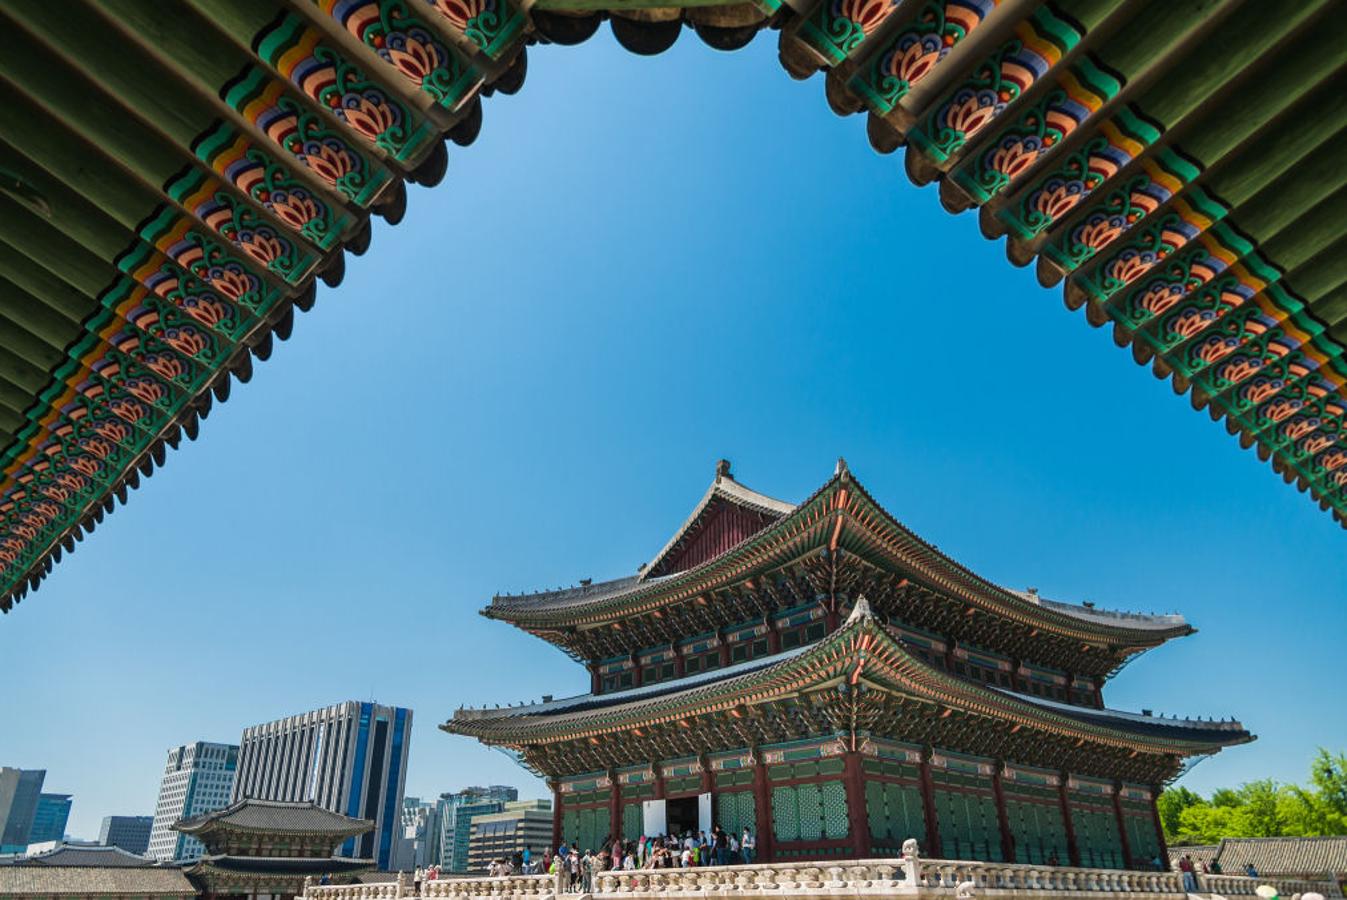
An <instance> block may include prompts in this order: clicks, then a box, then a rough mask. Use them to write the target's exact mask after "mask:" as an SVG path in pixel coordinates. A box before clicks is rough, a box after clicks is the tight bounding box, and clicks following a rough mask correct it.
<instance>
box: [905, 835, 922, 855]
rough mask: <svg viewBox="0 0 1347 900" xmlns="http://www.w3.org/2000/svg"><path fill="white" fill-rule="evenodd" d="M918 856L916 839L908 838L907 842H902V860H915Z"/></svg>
mask: <svg viewBox="0 0 1347 900" xmlns="http://www.w3.org/2000/svg"><path fill="white" fill-rule="evenodd" d="M918 855H919V851H918V848H917V839H916V838H908V839H907V840H905V841H903V858H904V859H916V858H917V856H918Z"/></svg>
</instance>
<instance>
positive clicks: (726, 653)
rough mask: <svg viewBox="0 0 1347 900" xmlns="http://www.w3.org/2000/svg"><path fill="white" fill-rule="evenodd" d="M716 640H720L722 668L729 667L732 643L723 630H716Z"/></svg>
mask: <svg viewBox="0 0 1347 900" xmlns="http://www.w3.org/2000/svg"><path fill="white" fill-rule="evenodd" d="M716 640H717V641H719V642H720V667H721V668H722V669H725V668H728V667H729V665H730V644H729V641H727V640H725V632H724V631H723V630H718V631H716Z"/></svg>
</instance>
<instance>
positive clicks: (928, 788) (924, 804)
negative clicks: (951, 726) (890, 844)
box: [921, 747, 941, 859]
mask: <svg viewBox="0 0 1347 900" xmlns="http://www.w3.org/2000/svg"><path fill="white" fill-rule="evenodd" d="M921 809H922V812H923V813H924V814H925V818H926V846H925V847H923V848H921V849H922V851H923V852H922V855H923V856H928V857H930V858H931V859H940V858H941V847H940V816H939V815H938V814H937V813H936V811H935V781H934V780H933V779H932V778H931V748H930V747H927V748H926V749H924V750H923V751H922V753H921Z"/></svg>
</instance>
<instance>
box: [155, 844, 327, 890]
mask: <svg viewBox="0 0 1347 900" xmlns="http://www.w3.org/2000/svg"><path fill="white" fill-rule="evenodd" d="M143 833H144V832H142V834H143ZM318 883H319V884H331V883H332V876H331V875H329V874H327V873H326V872H324V873H323V875H322V877H321V878H319V879H318Z"/></svg>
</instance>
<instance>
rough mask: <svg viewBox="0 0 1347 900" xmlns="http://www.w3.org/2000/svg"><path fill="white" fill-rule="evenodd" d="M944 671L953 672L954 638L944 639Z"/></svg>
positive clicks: (947, 637)
mask: <svg viewBox="0 0 1347 900" xmlns="http://www.w3.org/2000/svg"><path fill="white" fill-rule="evenodd" d="M945 671H946V672H953V671H954V638H952V637H949V636H946V637H945Z"/></svg>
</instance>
